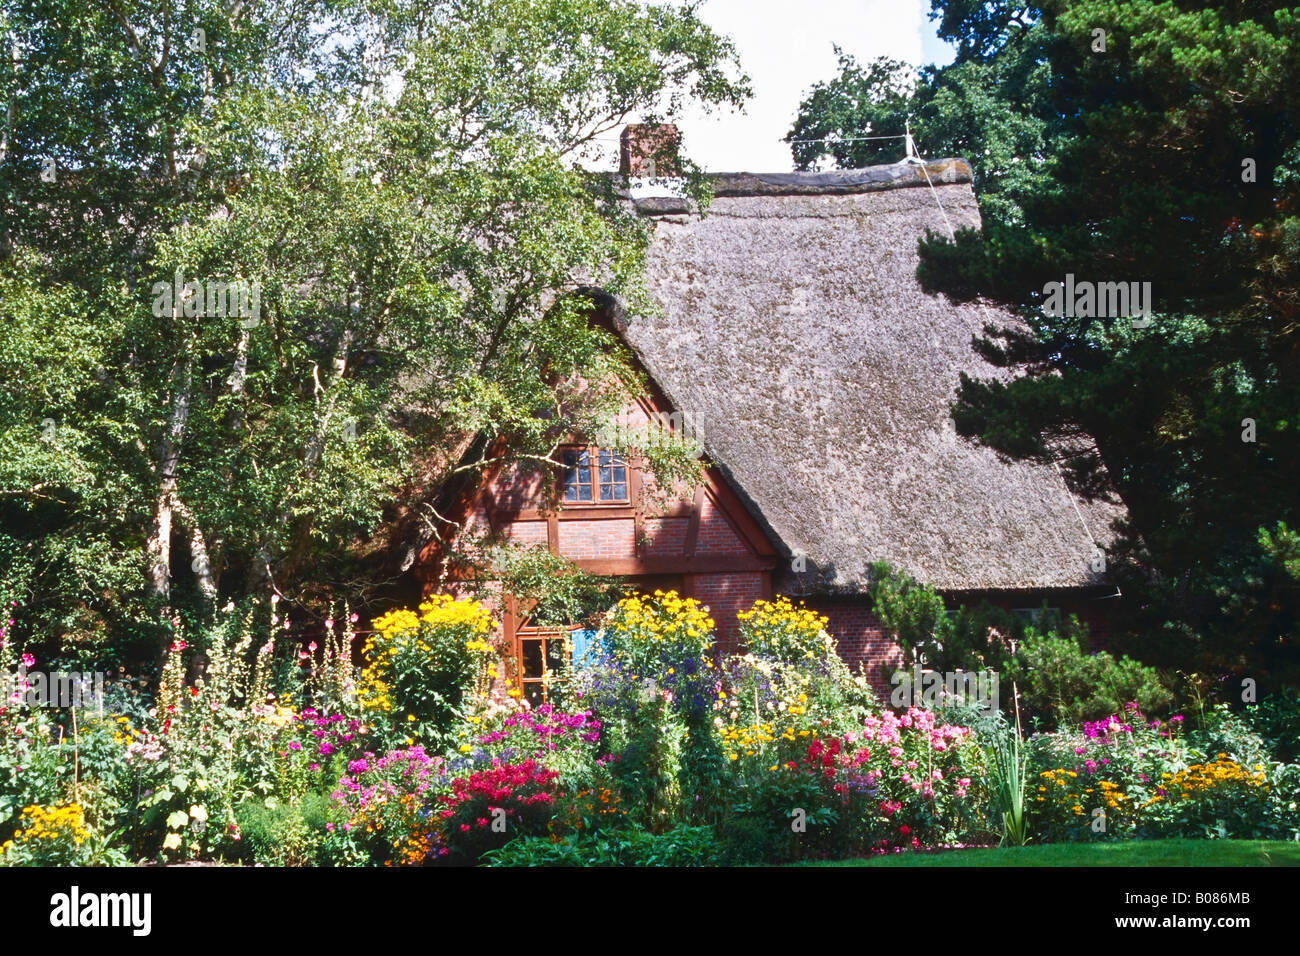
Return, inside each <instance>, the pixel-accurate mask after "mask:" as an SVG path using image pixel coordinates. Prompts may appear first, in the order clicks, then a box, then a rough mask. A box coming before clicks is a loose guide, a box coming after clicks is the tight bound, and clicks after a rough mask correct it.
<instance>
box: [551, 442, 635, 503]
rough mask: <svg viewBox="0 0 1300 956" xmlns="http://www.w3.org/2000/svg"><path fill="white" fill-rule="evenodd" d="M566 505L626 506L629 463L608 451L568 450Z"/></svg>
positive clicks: (565, 456)
mask: <svg viewBox="0 0 1300 956" xmlns="http://www.w3.org/2000/svg"><path fill="white" fill-rule="evenodd" d="M560 460H561V461H563V462H564V503H565V504H566V505H584V504H590V505H599V504H627V501H628V494H627V462H626V461H625V460H624V458H623V456H622V455H620V454H619V453H618V452H616V451H612V450H610V449H608V448H594V447H593V448H566V449H564V450H563V451H562V452H561V459H560Z"/></svg>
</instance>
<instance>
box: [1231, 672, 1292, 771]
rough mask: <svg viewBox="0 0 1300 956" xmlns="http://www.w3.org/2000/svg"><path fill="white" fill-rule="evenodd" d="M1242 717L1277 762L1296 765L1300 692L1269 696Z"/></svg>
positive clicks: (1287, 691)
mask: <svg viewBox="0 0 1300 956" xmlns="http://www.w3.org/2000/svg"><path fill="white" fill-rule="evenodd" d="M1242 716H1243V718H1244V719H1245V721H1246V723H1247V724H1249V726H1250V727H1251V729H1252V730H1254V731H1255V733H1257V734H1259V735H1260V737H1262V738H1263V739H1264V742H1265V743H1266V744H1267V745H1268V748H1269V750H1270V751H1271V752H1272V754H1273V757H1274V758H1275V759H1277V760H1281V761H1283V762H1285V763H1294V762H1295V761H1296V760H1297V758H1300V693H1297V692H1296V691H1295V690H1282V691H1279V692H1277V693H1274V694H1269V695H1268V696H1267V697H1265V698H1264V699H1263V700H1261V701H1260V702H1259V703H1258V704H1257V705H1256V706H1253V707H1247V708H1245V710H1244V711H1243V712H1242Z"/></svg>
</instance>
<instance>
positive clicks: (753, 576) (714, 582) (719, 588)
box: [688, 572, 767, 654]
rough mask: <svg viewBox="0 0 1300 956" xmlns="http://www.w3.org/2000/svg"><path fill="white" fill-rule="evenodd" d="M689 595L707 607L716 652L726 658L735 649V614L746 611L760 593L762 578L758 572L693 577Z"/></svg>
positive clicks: (759, 596)
mask: <svg viewBox="0 0 1300 956" xmlns="http://www.w3.org/2000/svg"><path fill="white" fill-rule="evenodd" d="M688 586H689V588H690V592H691V595H692V596H693V597H694V598H695V600H697V601H699V602H700V603H701V604H706V605H708V608H709V616H710V617H712V618H713V620H714V623H715V624H716V625H717V628H716V631H715V633H716V636H717V645H718V651H719V653H721V654H729V653H731V652H732V651H734V650H735V649H736V646H737V640H736V630H737V623H738V622H737V621H736V614H737V612H739V611H745V610H748V609H749V607H750V606H751V605H752V604H753V603H754V602H755V601H757V600H758V599H759V598H761V597H766V596H767V595H765V594H764V593H763V575H762V574H760V573H758V572H740V573H737V572H733V573H730V574H696V575H693V576H692V577H691V578H690V583H689V585H688Z"/></svg>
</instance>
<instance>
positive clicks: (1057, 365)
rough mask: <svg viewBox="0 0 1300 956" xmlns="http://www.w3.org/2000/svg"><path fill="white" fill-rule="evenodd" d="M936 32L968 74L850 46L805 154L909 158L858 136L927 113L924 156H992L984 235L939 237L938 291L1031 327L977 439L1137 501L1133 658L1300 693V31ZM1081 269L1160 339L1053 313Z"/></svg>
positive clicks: (997, 355) (1010, 346)
mask: <svg viewBox="0 0 1300 956" xmlns="http://www.w3.org/2000/svg"><path fill="white" fill-rule="evenodd" d="M931 16H932V18H933V19H935V20H937V21H938V29H939V32H940V35H941V36H942V37H944V38H945V39H947V40H949V41H951V42H953V43H955V44H956V45H957V47H958V55H957V58H956V61H955V62H954V63H952V64H951V65H949V66H946V67H942V68H936V67H926V68H924V69H922V70H920V71H918V72H917V73H915V74H913V73H912V71H911V70H910V69H908V68H907V67H905V66H904V65H901V64H898V63H894V62H890V61H886V60H880V61H876V62H874V63H872V64H870V65H868V66H866V67H863V66H860V65H859V64H857V63H856V62H855V61H854V60H852V58H850V57H845V56H842V57H841V64H840V70H839V73H838V75H837V76H835V77H834V78H833V79H831V80H829V81H827V82H825V83H822V84H820V85H818V86H817V87H815V88H814V90H813V92H812V94H811V95H810V96H809V97H808V98H807V99H806V100H805V102H804V103H803V104H802V105H801V108H800V112H799V117H798V119H797V120H796V123H795V126H794V130H793V132H792V133H791V134H790V139H791V141H792V151H793V154H794V158H795V161H796V163H798V164H799V165H800V166H801V167H804V168H807V167H809V166H811V165H812V164H814V163H816V162H817V161H818V159H819V157H820V156H822V155H823V154H829V155H831V156H832V157H833V160H834V162H835V163H836V165H839V166H842V167H851V166H861V165H867V164H871V163H879V162H895V161H897V160H898V159H899V158H901V155H902V151H901V141H898V140H894V141H884V142H879V141H852V139H853V138H854V137H862V136H865V135H894V134H898V133H902V132H903V128H904V121H905V120H906V119H907V117H909V116H910V117H911V129H912V132H913V135H914V136H915V137H916V140H917V142H918V144H919V148H920V150H921V151H922V153H923V154H925V155H929V156H936V157H937V156H952V155H960V156H965V157H966V158H968V159H969V160H970V161H971V164H972V167H973V170H974V174H975V184H974V185H975V192H976V195H977V196H978V198H979V204H980V211H981V214H982V219H983V229H982V232H980V233H975V232H973V231H970V230H962V231H960V232H958V233H957V234H956V236H954V237H949V236H932V237H929V238H928V239H927V240H925V241H923V242H922V244H921V252H922V262H921V267H920V273H919V274H920V278H921V279H922V281H923V283H925V284H926V285H927V286H928V287H930V288H932V289H934V290H935V291H941V292H944V293H947V294H949V295H953V296H956V297H959V298H969V297H972V296H975V295H984V296H988V297H991V298H993V299H996V300H998V301H1000V302H1001V303H1003V304H1004V305H1005V306H1007V307H1008V308H1009V309H1010V310H1011V311H1012V312H1014V313H1016V314H1017V315H1019V316H1020V317H1021V318H1023V319H1024V321H1025V323H1026V325H1027V327H1028V331H1027V332H1026V331H1024V330H1023V329H1022V330H1019V331H1017V330H1011V329H1000V328H990V329H987V330H986V332H987V336H986V338H985V339H984V340H983V341H982V342H981V343H979V346H978V347H979V349H980V351H981V352H982V353H984V354H985V356H986V357H988V358H989V359H990V360H992V361H993V362H995V363H996V364H999V365H1002V366H1005V367H1006V368H1008V369H1011V370H1014V371H1017V372H1020V373H1023V374H1021V375H1020V376H1018V377H1016V378H1015V379H1014V380H1011V381H1007V380H1005V379H1004V378H1002V377H999V379H998V380H997V381H979V380H972V379H969V378H963V380H962V383H961V388H960V390H959V393H958V400H957V402H956V404H955V406H954V408H953V417H954V420H955V422H956V425H957V428H958V431H959V432H960V433H961V434H963V435H966V436H970V437H977V438H979V439H980V440H982V441H983V442H985V443H987V444H989V445H991V446H992V447H994V448H996V449H998V450H999V451H1001V452H1003V453H1006V454H1008V455H1011V456H1015V457H1028V458H1032V459H1036V460H1039V461H1043V462H1057V463H1059V464H1060V465H1061V466H1062V468H1063V469H1064V470H1065V473H1066V476H1067V480H1068V481H1069V482H1070V484H1071V486H1072V488H1073V490H1074V491H1075V492H1076V493H1078V494H1080V495H1082V496H1111V495H1113V493H1114V492H1118V494H1119V496H1120V497H1121V498H1122V499H1123V502H1124V504H1125V505H1126V506H1127V510H1128V515H1129V517H1128V520H1127V521H1126V522H1125V523H1124V524H1123V525H1122V526H1120V527H1119V528H1118V529H1117V531H1118V539H1117V540H1116V541H1115V543H1114V545H1113V546H1112V547H1111V548H1110V549H1109V550H1108V555H1107V561H1108V565H1109V566H1110V570H1111V573H1112V575H1113V577H1114V580H1115V582H1116V583H1117V584H1118V585H1119V587H1120V590H1121V591H1122V593H1123V594H1124V595H1125V597H1126V600H1124V601H1117V602H1116V605H1115V607H1116V611H1117V619H1116V620H1115V621H1114V622H1113V624H1114V630H1115V641H1116V644H1117V646H1118V647H1120V648H1121V649H1122V650H1124V651H1126V652H1128V653H1130V654H1136V655H1138V656H1140V657H1141V658H1142V659H1143V660H1144V661H1146V662H1147V663H1151V664H1155V665H1158V666H1162V667H1174V666H1191V667H1193V668H1196V669H1198V670H1202V671H1205V672H1214V673H1226V672H1242V671H1246V672H1250V673H1258V674H1269V675H1271V676H1275V677H1276V678H1277V679H1278V680H1279V681H1292V682H1294V680H1295V677H1296V674H1297V673H1300V657H1297V651H1296V648H1297V647H1298V646H1300V645H1298V644H1297V642H1296V640H1295V634H1296V622H1297V619H1298V613H1300V589H1297V588H1296V586H1295V577H1294V575H1293V574H1290V573H1288V572H1287V571H1286V561H1287V560H1288V559H1287V557H1286V556H1285V555H1281V554H1280V552H1279V551H1278V549H1277V548H1275V547H1274V546H1273V544H1272V543H1270V541H1266V540H1261V537H1262V535H1263V534H1264V529H1270V531H1269V532H1268V533H1269V534H1271V533H1272V531H1271V529H1275V528H1277V527H1279V523H1281V526H1282V527H1283V528H1285V527H1287V526H1290V527H1295V526H1296V524H1297V521H1300V517H1297V504H1298V503H1300V499H1297V497H1296V496H1295V494H1294V493H1293V492H1292V490H1291V483H1289V481H1288V478H1287V476H1289V475H1291V474H1293V473H1294V472H1295V471H1296V470H1297V466H1300V441H1297V440H1296V433H1295V427H1296V422H1297V421H1300V388H1298V387H1297V384H1296V383H1297V382H1300V374H1298V373H1300V366H1298V365H1297V356H1300V349H1297V347H1296V337H1297V335H1298V334H1300V325H1297V323H1296V321H1295V316H1296V313H1297V297H1296V292H1295V290H1296V288H1297V278H1298V277H1300V271H1298V270H1300V266H1297V263H1298V262H1300V257H1297V256H1296V255H1295V251H1296V249H1297V236H1300V221H1298V220H1297V218H1296V216H1295V212H1294V209H1295V201H1294V200H1295V193H1296V191H1297V188H1298V187H1300V178H1297V175H1296V173H1297V168H1298V166H1300V116H1298V114H1297V107H1296V104H1297V103H1298V102H1300V97H1298V96H1297V93H1298V92H1300V64H1297V62H1296V60H1295V58H1294V56H1293V55H1292V51H1293V50H1294V48H1295V45H1296V42H1297V40H1298V39H1300V15H1298V13H1297V11H1296V10H1295V9H1293V8H1289V7H1285V6H1279V5H1278V4H1274V3H1269V2H1262V0H1251V2H1242V3H1239V2H1236V0H1232V2H1228V0H1218V2H1210V3H1201V4H1177V3H1168V2H1156V0H1123V2H1118V3H1116V2H1112V0H1045V2H1019V0H996V2H983V0H934V2H933V3H932V14H931ZM1098 28H1101V29H1104V30H1105V33H1106V46H1105V50H1104V51H1102V50H1100V49H1097V48H1096V47H1095V36H1094V30H1096V29H1098ZM823 137H831V138H832V139H833V140H834V142H832V143H830V144H818V143H798V142H794V140H798V139H818V138H823ZM1066 273H1072V274H1074V275H1075V276H1076V277H1077V278H1078V279H1079V280H1084V281H1093V282H1105V281H1149V282H1150V283H1151V290H1152V295H1153V298H1154V307H1153V313H1154V314H1153V316H1152V318H1153V323H1152V324H1151V325H1150V326H1149V327H1147V328H1133V327H1131V325H1130V323H1129V321H1128V320H1127V318H1126V317H1109V318H1104V319H1085V318H1073V317H1069V316H1066V315H1063V314H1062V315H1052V314H1049V313H1048V312H1047V311H1046V310H1045V308H1044V298H1045V292H1046V289H1045V285H1046V283H1048V282H1060V281H1062V280H1063V279H1064V277H1065V275H1066ZM1246 419H1251V420H1253V421H1254V422H1255V426H1256V429H1257V432H1258V434H1257V437H1256V439H1255V441H1243V440H1242V436H1243V431H1244V429H1245V427H1246V425H1245V420H1246ZM1111 488H1113V489H1114V491H1113V492H1112V491H1111V490H1109V489H1111ZM1283 538H1285V533H1284V534H1283ZM1291 552H1294V547H1291V548H1290V551H1289V552H1288V553H1289V554H1290V557H1291V558H1292V559H1293V558H1294V554H1293V553H1291Z"/></svg>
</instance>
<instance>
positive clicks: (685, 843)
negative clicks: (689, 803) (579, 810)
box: [483, 825, 723, 866]
mask: <svg viewBox="0 0 1300 956" xmlns="http://www.w3.org/2000/svg"><path fill="white" fill-rule="evenodd" d="M722 860H723V854H722V850H721V847H720V846H719V844H718V841H717V838H716V837H715V836H714V833H713V829H712V828H711V827H692V826H685V825H679V826H676V827H673V828H672V829H671V830H668V831H667V832H665V833H650V832H648V831H645V830H639V829H630V830H610V831H606V832H602V833H599V834H595V835H591V836H571V837H566V838H564V839H562V840H559V841H555V840H554V839H553V838H551V837H539V836H533V837H518V838H516V839H514V840H511V841H510V842H509V843H507V844H506V845H505V846H504V847H502V848H501V849H499V850H494V851H492V852H490V853H488V854H486V855H485V856H484V857H483V861H484V863H486V864H487V865H488V866H718V865H720V864H721V863H722Z"/></svg>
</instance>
